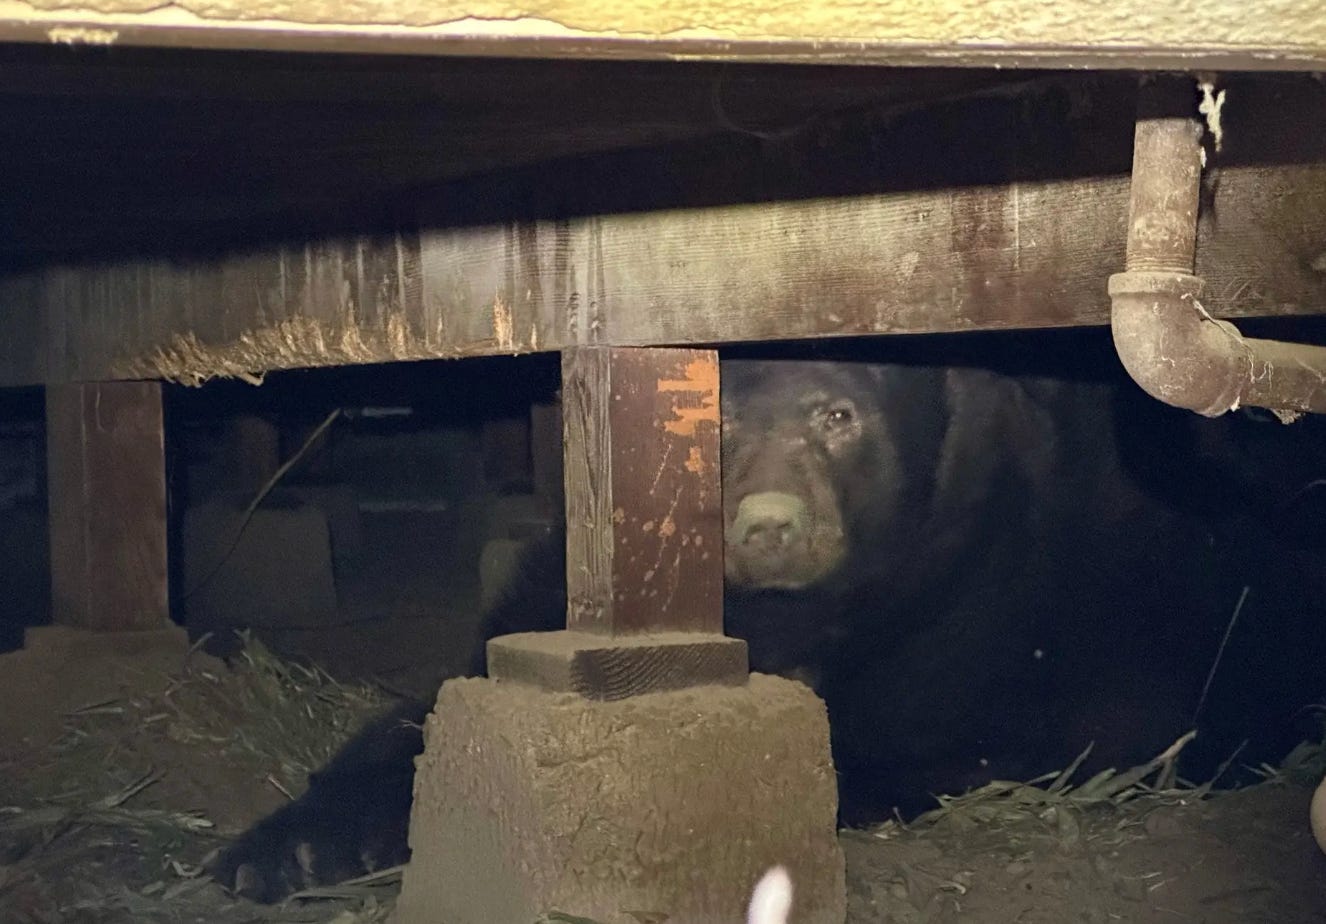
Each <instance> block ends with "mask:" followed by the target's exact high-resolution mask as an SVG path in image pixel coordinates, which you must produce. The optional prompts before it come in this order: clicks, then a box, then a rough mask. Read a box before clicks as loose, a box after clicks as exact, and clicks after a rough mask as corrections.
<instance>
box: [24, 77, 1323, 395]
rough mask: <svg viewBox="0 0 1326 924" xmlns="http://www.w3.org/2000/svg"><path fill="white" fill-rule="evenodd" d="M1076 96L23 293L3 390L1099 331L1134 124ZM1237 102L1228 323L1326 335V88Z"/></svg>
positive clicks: (1215, 270) (743, 150)
mask: <svg viewBox="0 0 1326 924" xmlns="http://www.w3.org/2000/svg"><path fill="white" fill-rule="evenodd" d="M1129 86H1131V83H1129ZM1070 89H1072V88H1070ZM1081 89H1082V88H1080V87H1078V88H1076V89H1075V90H1073V91H1072V92H1068V93H1066V94H1064V95H1055V94H1053V93H1050V94H1048V95H1044V96H1040V97H1031V98H1025V97H1023V98H1012V97H1010V98H1002V97H1001V98H997V99H993V100H986V101H982V102H964V103H961V104H955V107H956V108H954V109H952V110H951V111H948V112H944V113H935V112H929V113H925V114H916V115H915V116H914V117H909V118H908V119H904V120H889V121H886V122H883V123H879V124H875V123H871V122H869V121H865V120H860V119H857V120H853V119H845V120H844V122H843V123H842V124H841V125H839V126H838V127H836V128H833V127H828V128H825V129H824V130H822V131H817V132H814V133H811V134H810V135H809V136H807V137H804V138H798V139H793V141H791V142H789V143H783V144H778V145H772V146H770V145H766V144H764V143H763V142H762V141H759V140H756V141H752V140H751V139H741V140H739V141H738V142H730V143H724V144H722V145H718V144H716V143H714V142H704V143H699V142H697V143H695V144H693V145H691V146H689V147H686V148H682V149H679V148H675V147H673V148H668V149H665V150H662V151H660V152H655V153H633V154H627V155H622V156H620V157H615V158H611V159H608V160H605V161H600V162H595V163H594V164H593V165H591V166H585V165H583V164H565V165H562V167H561V168H559V169H557V170H548V169H546V168H544V169H539V170H536V171H531V172H529V173H527V174H522V175H504V176H499V177H496V178H494V179H492V180H491V181H485V182H484V183H481V184H478V185H467V184H461V185H456V186H453V187H448V188H447V189H446V190H444V191H443V193H441V194H440V195H439V196H438V201H427V200H425V199H421V200H420V201H419V203H418V214H419V216H420V221H419V224H420V225H421V227H422V230H419V231H413V230H398V231H393V232H390V233H385V234H382V235H376V236H374V235H343V236H338V237H329V238H324V239H321V240H316V241H312V242H309V243H299V242H296V243H292V244H288V245H282V244H279V243H277V244H271V245H261V246H259V245H256V244H255V245H254V247H253V249H251V250H248V251H246V252H235V251H229V252H224V253H221V254H220V255H218V256H207V255H201V256H200V255H189V254H180V255H169V256H167V255H162V256H159V257H153V258H148V259H141V260H136V261H132V262H130V261H122V262H115V261H110V262H107V263H104V264H101V265H84V266H70V267H64V268H60V269H54V270H49V271H45V272H43V273H42V274H41V275H40V277H39V278H37V279H35V280H34V278H32V277H31V276H14V277H11V278H10V279H9V280H7V281H6V282H4V283H2V284H0V312H2V313H3V317H5V318H6V320H7V327H10V328H12V329H13V330H12V331H11V333H12V334H13V336H15V337H16V339H17V340H26V342H27V343H28V344H30V345H31V344H37V345H38V352H39V354H40V357H41V358H40V359H39V360H38V361H36V362H34V361H33V360H32V359H31V358H30V354H23V355H20V353H19V352H14V353H12V355H9V356H8V357H6V356H4V355H0V361H2V360H5V359H7V360H8V362H7V363H6V364H5V365H4V366H3V367H0V383H4V384H23V383H27V382H30V381H31V380H32V373H33V372H34V371H36V372H37V373H38V374H39V375H40V376H41V378H42V379H44V380H47V381H54V382H61V381H85V380H103V379H115V378H144V377H146V378H157V377H159V378H165V379H172V380H179V381H185V382H197V381H201V380H203V379H206V378H209V377H212V376H217V375H222V376H225V375H229V376H236V375H239V376H244V375H251V374H256V373H260V372H261V371H264V370H268V369H281V368H290V367H297V366H314V365H333V364H344V363H368V362H380V361H389V360H400V359H424V358H435V357H456V356H475V355H491V354H509V353H519V352H528V351H539V350H559V349H563V348H566V347H570V346H577V345H594V344H598V345H683V344H713V343H724V342H732V341H743V340H763V339H790V338H803V337H823V336H844V335H857V334H877V333H920V332H942V331H967V330H979V329H998V328H1029V327H1054V326H1071V325H1084V324H1100V323H1104V322H1105V321H1106V320H1107V318H1108V310H1109V302H1108V298H1107V294H1106V281H1107V279H1108V277H1109V275H1110V274H1111V273H1114V272H1117V271H1118V270H1119V268H1120V267H1122V266H1123V246H1124V238H1125V219H1126V212H1127V207H1128V174H1127V170H1128V166H1129V151H1130V150H1131V139H1132V104H1131V98H1130V97H1127V96H1118V95H1113V94H1112V93H1110V92H1101V93H1099V94H1096V95H1091V94H1087V95H1085V96H1083V95H1081V93H1079V92H1078V91H1080V90H1081ZM1229 99H1230V100H1231V102H1230V103H1229V104H1228V105H1227V107H1226V109H1227V111H1226V118H1225V124H1224V128H1225V137H1224V149H1223V152H1222V153H1220V154H1218V155H1217V154H1213V155H1212V156H1213V158H1215V161H1214V164H1215V167H1216V169H1215V170H1213V172H1212V174H1211V178H1212V181H1213V182H1212V183H1211V184H1210V188H1209V190H1208V195H1207V198H1208V202H1207V204H1206V208H1205V212H1204V214H1205V218H1204V220H1203V223H1202V227H1201V231H1200V237H1199V244H1198V270H1199V272H1200V273H1202V275H1204V276H1205V277H1206V279H1207V280H1208V283H1209V292H1208V298H1207V300H1206V302H1205V304H1206V307H1207V309H1208V310H1210V311H1211V312H1212V313H1214V314H1217V315H1224V316H1228V317H1239V316H1249V315H1290V314H1310V313H1319V312H1322V311H1323V310H1326V272H1323V270H1322V267H1323V266H1326V257H1323V255H1324V254H1326V151H1323V150H1321V148H1322V146H1323V145H1326V138H1322V137H1319V136H1317V135H1313V134H1312V133H1305V132H1302V131H1301V125H1303V124H1319V121H1320V119H1321V118H1322V117H1323V114H1326V88H1323V87H1321V86H1320V85H1318V84H1315V83H1312V82H1310V81H1306V82H1298V83H1292V84H1284V83H1276V84H1271V85H1266V86H1261V85H1258V84H1256V83H1251V84H1248V83H1245V84H1241V85H1240V84H1235V85H1232V86H1231V88H1230V96H1229ZM1074 100H1076V102H1074ZM541 197H542V198H541ZM641 206H644V207H643V208H641ZM578 210H579V211H578ZM586 213H588V214H586ZM42 344H44V345H45V349H44V350H41V349H40V346H41V345H42ZM14 349H17V348H14ZM39 380H40V379H39Z"/></svg>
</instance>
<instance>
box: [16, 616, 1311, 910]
mask: <svg viewBox="0 0 1326 924" xmlns="http://www.w3.org/2000/svg"><path fill="white" fill-rule="evenodd" d="M0 702H3V703H4V709H3V710H0V921H4V922H13V924H56V922H76V924H84V922H86V924H121V922H125V924H127V922H147V924H153V922H163V924H164V922H194V921H196V922H219V924H232V922H233V924H247V922H271V921H285V922H296V921H300V922H314V921H320V922H323V921H325V922H335V924H355V922H367V921H381V920H385V919H386V916H387V914H388V913H389V910H390V907H391V903H392V900H393V896H394V893H395V884H394V882H393V881H392V877H390V876H388V877H385V878H384V879H383V881H381V882H375V883H367V884H362V885H357V886H353V887H350V888H347V889H343V890H330V892H329V893H328V894H319V895H314V896H308V897H304V898H300V899H297V900H294V901H291V902H289V903H287V904H286V905H283V906H278V907H275V908H262V907H258V906H254V905H250V904H247V903H244V902H239V901H234V900H231V899H230V898H228V897H227V896H226V895H225V894H224V893H223V892H222V891H221V890H220V889H219V888H218V887H217V886H216V885H215V884H213V883H210V882H209V881H208V880H207V879H206V877H205V876H202V875H201V874H200V872H199V865H200V863H201V862H202V860H203V858H204V857H205V856H206V854H207V853H208V852H209V851H211V850H212V849H214V848H215V847H216V846H217V845H218V844H220V843H222V842H223V839H224V838H225V837H227V836H229V835H233V834H234V833H235V832H237V831H239V830H240V829H242V828H243V827H244V826H245V825H246V824H248V823H249V822H250V821H252V820H253V819H255V818H257V817H259V816H260V815H262V814H264V813H265V812H267V811H270V810H271V809H272V808H273V807H274V806H276V805H278V804H280V802H281V801H282V800H283V799H285V798H287V797H288V795H287V794H289V795H294V794H297V793H298V791H299V788H300V786H302V781H303V777H304V774H306V773H307V771H308V770H309V769H312V767H314V766H316V765H317V764H318V763H319V762H320V761H321V760H322V759H324V757H325V754H326V753H327V752H328V751H330V750H331V749H332V748H334V747H335V745H336V744H337V743H339V741H341V740H343V739H344V737H345V736H346V735H348V734H350V732H351V731H352V730H353V727H354V725H355V724H356V723H357V722H359V721H361V720H362V718H363V717H365V716H367V715H369V714H371V713H372V712H373V711H374V710H376V709H377V708H380V705H381V701H380V699H378V698H376V697H374V696H373V695H372V693H371V692H370V691H367V690H365V689H362V688H356V687H351V686H342V685H339V684H336V683H334V682H333V681H331V680H329V679H327V678H325V677H323V676H322V675H319V674H316V673H314V672H310V671H302V670H299V669H295V668H289V667H288V666H285V665H283V664H282V663H281V662H278V661H276V660H275V659H265V658H261V657H259V658H257V659H256V660H253V661H252V662H251V663H249V664H248V666H246V667H243V668H241V669H238V670H231V669H229V668H227V667H226V666H225V665H223V664H221V663H220V662H217V661H214V660H213V659H211V658H208V657H206V656H203V655H200V654H198V653H197V652H193V653H190V652H189V651H188V646H187V643H186V642H185V641H184V640H183V636H182V633H179V632H174V631H171V632H163V633H156V634H151V635H146V636H105V637H101V636H86V635H79V634H77V633H69V632H64V631H61V630H58V629H44V630H38V631H37V632H35V633H33V634H32V636H31V638H30V642H29V646H28V647H27V648H26V649H25V650H23V651H20V652H13V653H10V654H7V655H3V656H0ZM1309 797H1310V792H1309V791H1308V790H1307V789H1306V788H1303V787H1301V786H1297V785H1294V784H1291V783H1289V782H1285V781H1281V782H1276V783H1267V784H1262V785H1259V786H1256V787H1252V788H1249V789H1245V790H1242V791H1239V792H1234V793H1228V794H1217V795H1215V796H1212V797H1210V798H1206V799H1201V798H1196V797H1193V796H1189V797H1187V798H1184V797H1180V796H1176V795H1173V794H1166V795H1155V796H1145V795H1144V796H1140V797H1138V798H1134V799H1131V800H1129V801H1127V802H1124V803H1123V804H1120V805H1114V804H1111V803H1110V802H1108V801H1105V802H1093V803H1091V804H1077V803H1074V802H1073V801H1072V799H1071V798H1067V799H1060V800H1058V801H1057V802H1052V803H1048V804H1046V805H1040V806H1020V807H1019V806H1013V807H1010V805H1009V803H1008V801H1007V800H1005V801H1002V802H1001V801H993V802H984V803H983V802H974V803H970V804H967V803H964V804H963V807H962V809H961V810H953V811H949V812H947V813H945V814H944V815H943V816H942V817H941V818H940V819H939V820H937V821H932V822H928V823H918V824H914V825H912V826H911V827H910V828H905V827H903V826H901V825H898V824H890V825H885V826H883V827H881V828H879V829H876V830H875V831H870V832H866V831H852V832H844V833H843V834H842V841H843V845H844V849H845V851H846V855H847V862H848V874H847V875H848V890H849V908H850V912H849V920H850V921H852V922H861V924H864V922H900V924H901V922H907V924H912V922H945V921H977V922H990V924H999V922H1019V924H1035V922H1046V924H1048V922H1093V924H1094V922H1112V921H1131V922H1140V924H1150V922H1156V924H1161V922H1164V924H1172V922H1176V921H1180V922H1182V921H1191V922H1212V924H1215V922H1262V921H1265V922H1271V921H1275V922H1281V924H1293V922H1299V921H1303V922H1308V921H1318V922H1320V921H1326V856H1323V855H1322V853H1321V851H1320V850H1319V849H1318V848H1317V846H1316V845H1315V843H1314V841H1313V839H1312V836H1311V834H1310V832H1309V829H1308V823H1307V808H1308V801H1309ZM495 924H502V922H495ZM511 924H525V922H511Z"/></svg>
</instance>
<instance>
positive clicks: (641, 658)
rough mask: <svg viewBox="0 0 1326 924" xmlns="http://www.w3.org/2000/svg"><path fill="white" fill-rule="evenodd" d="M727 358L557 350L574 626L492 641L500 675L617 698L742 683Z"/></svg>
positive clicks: (491, 666)
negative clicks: (730, 596) (726, 547)
mask: <svg viewBox="0 0 1326 924" xmlns="http://www.w3.org/2000/svg"><path fill="white" fill-rule="evenodd" d="M718 398H719V376H718V355H717V353H715V352H714V351H713V350H689V349H656V348H643V349H642V348H632V347H577V348H575V349H573V350H568V351H566V352H564V353H563V354H562V418H563V426H564V455H563V464H564V466H565V493H566V558H567V560H566V570H567V631H566V632H562V633H541V634H533V635H516V636H507V637H504V638H499V639H494V640H493V641H491V642H490V643H489V646H488V672H489V675H490V676H493V677H497V678H503V677H505V678H509V679H517V680H523V681H527V682H534V683H538V684H541V685H543V686H545V687H547V688H551V689H559V690H574V691H576V692H580V693H583V694H584V695H587V696H592V697H595V698H602V699H620V698H622V697H625V696H631V695H634V694H637V693H643V692H648V691H651V690H661V689H676V688H679V687H685V686H691V685H696V684H702V683H744V682H745V680H746V677H747V659H746V646H745V643H744V642H741V641H739V640H737V639H729V638H725V637H724V636H723V635H722V628H723V551H722V550H723V543H722V534H723V523H722V498H721V480H720V469H719V433H720V417H719V403H718Z"/></svg>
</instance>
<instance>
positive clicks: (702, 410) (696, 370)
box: [658, 359, 719, 438]
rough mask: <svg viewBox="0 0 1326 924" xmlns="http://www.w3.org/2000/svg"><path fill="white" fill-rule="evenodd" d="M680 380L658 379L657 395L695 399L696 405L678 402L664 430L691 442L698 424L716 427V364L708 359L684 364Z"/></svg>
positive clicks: (673, 407) (717, 418) (717, 419)
mask: <svg viewBox="0 0 1326 924" xmlns="http://www.w3.org/2000/svg"><path fill="white" fill-rule="evenodd" d="M682 374H683V375H684V376H685V378H682V379H659V382H658V390H659V392H660V393H664V392H671V393H676V394H685V395H691V396H694V397H695V399H696V400H697V401H698V405H695V406H692V405H690V403H689V402H688V403H687V404H686V405H685V406H683V405H682V404H681V402H680V401H677V402H675V403H674V404H673V406H672V412H673V413H674V414H675V415H676V416H675V417H674V418H673V419H672V420H668V421H665V422H664V424H663V427H664V429H665V430H667V431H668V432H669V433H672V434H674V435H676V436H682V437H687V438H693V437H694V436H695V429H696V427H697V426H699V425H700V424H701V423H712V424H714V425H715V426H717V425H718V421H719V416H718V363H717V362H716V361H714V360H711V359H696V360H693V361H691V362H689V363H687V364H686V370H685V372H683V373H682Z"/></svg>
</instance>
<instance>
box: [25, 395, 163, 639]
mask: <svg viewBox="0 0 1326 924" xmlns="http://www.w3.org/2000/svg"><path fill="white" fill-rule="evenodd" d="M46 427H47V436H46V439H47V455H48V466H47V472H48V475H47V477H48V480H49V516H50V530H51V584H52V587H51V605H52V617H53V619H54V621H55V622H56V623H58V624H61V625H67V626H74V627H77V628H81V629H98V630H137V629H159V628H161V627H162V626H164V625H165V624H166V623H167V622H168V621H169V617H170V614H169V604H168V595H167V569H166V547H167V543H166V481H165V459H164V449H163V447H164V442H163V433H164V430H163V420H162V406H161V386H160V385H159V384H158V383H155V382H112V383H102V384H92V385H61V386H56V387H52V388H48V389H47V392H46Z"/></svg>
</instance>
